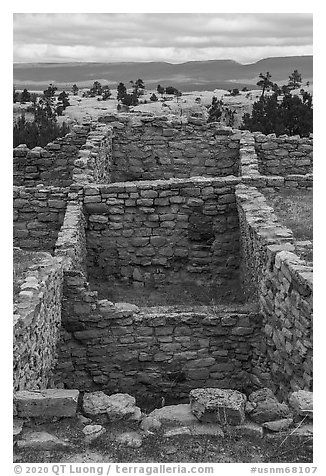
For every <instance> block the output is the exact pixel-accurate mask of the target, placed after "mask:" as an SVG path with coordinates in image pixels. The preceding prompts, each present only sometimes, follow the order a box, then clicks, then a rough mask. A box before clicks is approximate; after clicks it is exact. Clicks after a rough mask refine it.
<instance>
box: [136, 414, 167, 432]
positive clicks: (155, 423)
mask: <svg viewBox="0 0 326 476" xmlns="http://www.w3.org/2000/svg"><path fill="white" fill-rule="evenodd" d="M161 426H162V423H161V422H160V421H159V420H157V419H156V418H154V417H150V416H148V417H146V418H144V419H143V420H142V421H141V423H140V429H141V430H143V431H146V432H154V431H157V430H159V429H160V428H161Z"/></svg>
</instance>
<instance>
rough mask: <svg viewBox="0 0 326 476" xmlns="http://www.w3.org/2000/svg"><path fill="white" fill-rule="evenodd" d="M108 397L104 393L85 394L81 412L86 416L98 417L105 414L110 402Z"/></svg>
mask: <svg viewBox="0 0 326 476" xmlns="http://www.w3.org/2000/svg"><path fill="white" fill-rule="evenodd" d="M109 398H110V397H109V395H106V394H105V393H104V392H101V391H99V392H91V393H85V395H84V398H83V410H84V412H85V413H86V414H87V415H99V414H101V413H106V409H107V407H108V404H109V402H110V400H109Z"/></svg>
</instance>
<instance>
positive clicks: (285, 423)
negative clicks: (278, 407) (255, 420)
mask: <svg viewBox="0 0 326 476" xmlns="http://www.w3.org/2000/svg"><path fill="white" fill-rule="evenodd" d="M292 423H293V419H292V418H283V419H281V420H274V421H267V422H265V423H263V425H262V426H263V428H266V430H270V431H284V430H287V429H288V428H289V427H290V426H291V425H292Z"/></svg>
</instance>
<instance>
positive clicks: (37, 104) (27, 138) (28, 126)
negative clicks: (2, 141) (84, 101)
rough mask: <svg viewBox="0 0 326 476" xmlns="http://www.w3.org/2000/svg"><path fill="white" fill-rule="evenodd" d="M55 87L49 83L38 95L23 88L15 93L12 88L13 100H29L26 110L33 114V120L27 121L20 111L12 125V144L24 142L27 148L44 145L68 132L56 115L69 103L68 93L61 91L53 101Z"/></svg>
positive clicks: (67, 128) (21, 101) (64, 124)
mask: <svg viewBox="0 0 326 476" xmlns="http://www.w3.org/2000/svg"><path fill="white" fill-rule="evenodd" d="M56 90H57V88H56V86H53V84H50V85H49V86H48V88H47V89H46V90H44V91H43V94H42V95H41V96H40V97H39V96H37V95H36V94H32V93H29V92H28V91H27V89H26V88H25V89H24V90H23V91H22V93H17V91H15V88H14V93H13V96H14V102H17V101H19V102H20V103H21V104H24V103H26V102H31V105H30V106H29V107H28V108H27V109H26V112H29V113H32V114H33V120H32V121H29V120H27V119H26V117H25V113H24V112H22V114H21V116H20V117H19V118H18V120H17V121H16V122H15V123H14V125H13V145H14V147H17V145H19V144H26V145H27V146H28V147H29V148H33V147H36V146H40V147H44V146H45V145H46V144H48V143H49V142H51V141H53V140H55V139H57V138H58V137H63V136H65V135H66V134H67V133H68V132H69V127H68V126H67V124H66V123H63V124H62V125H59V124H58V121H57V117H58V116H62V114H63V111H64V110H65V109H66V107H67V106H69V105H70V103H69V99H68V97H69V95H68V94H67V93H66V92H65V91H62V92H61V93H60V94H59V95H58V96H57V98H56V99H57V100H56V101H55V92H56ZM15 99H16V101H15Z"/></svg>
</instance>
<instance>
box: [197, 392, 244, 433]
mask: <svg viewBox="0 0 326 476" xmlns="http://www.w3.org/2000/svg"><path fill="white" fill-rule="evenodd" d="M189 397H190V406H191V411H192V413H193V414H194V415H195V416H196V418H197V419H198V420H200V421H202V422H207V423H221V424H223V425H226V424H228V425H240V424H241V423H243V422H244V420H245V404H246V401H247V397H246V396H245V395H244V394H243V393H241V392H238V391H237V390H229V389H220V388H196V389H194V390H191V392H190V394H189Z"/></svg>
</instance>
